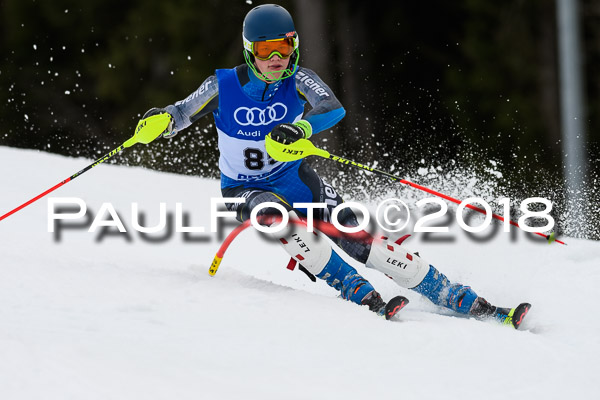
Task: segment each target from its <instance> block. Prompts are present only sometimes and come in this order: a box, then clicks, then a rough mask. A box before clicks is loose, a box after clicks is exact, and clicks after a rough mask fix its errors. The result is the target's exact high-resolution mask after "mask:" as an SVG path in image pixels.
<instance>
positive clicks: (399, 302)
mask: <svg viewBox="0 0 600 400" xmlns="http://www.w3.org/2000/svg"><path fill="white" fill-rule="evenodd" d="M407 304H408V299H407V298H406V297H404V296H396V297H394V298H392V299H391V300H390V301H388V302H387V304H386V305H385V313H384V316H385V319H387V320H390V319H392V318H394V316H395V315H396V314H398V312H399V311H400V310H402V309H403V308H404V306H406V305H407Z"/></svg>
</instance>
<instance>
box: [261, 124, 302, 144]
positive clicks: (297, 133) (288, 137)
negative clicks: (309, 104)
mask: <svg viewBox="0 0 600 400" xmlns="http://www.w3.org/2000/svg"><path fill="white" fill-rule="evenodd" d="M311 136H312V126H311V125H310V122H308V121H306V120H304V119H301V120H300V121H298V122H296V123H295V124H279V125H276V126H275V128H273V130H272V131H271V138H272V139H273V140H275V141H276V142H279V143H282V144H291V143H294V142H295V141H297V140H298V139H308V138H309V137H311Z"/></svg>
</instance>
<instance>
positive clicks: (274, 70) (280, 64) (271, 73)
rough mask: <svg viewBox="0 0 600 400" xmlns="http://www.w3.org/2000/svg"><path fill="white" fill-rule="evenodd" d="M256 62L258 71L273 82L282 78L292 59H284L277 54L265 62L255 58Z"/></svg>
mask: <svg viewBox="0 0 600 400" xmlns="http://www.w3.org/2000/svg"><path fill="white" fill-rule="evenodd" d="M254 60H255V61H254V62H255V64H256V67H257V68H258V70H259V71H260V72H262V73H263V74H265V75H266V76H268V77H270V78H271V79H273V80H277V79H279V78H281V75H282V74H283V71H284V70H285V69H286V68H287V67H288V64H289V63H290V57H286V58H285V59H282V58H281V57H279V56H278V55H277V54H274V55H273V57H271V58H269V59H268V60H265V61H263V60H259V59H258V58H255V59H254Z"/></svg>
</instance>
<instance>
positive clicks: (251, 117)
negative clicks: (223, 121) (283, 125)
mask: <svg viewBox="0 0 600 400" xmlns="http://www.w3.org/2000/svg"><path fill="white" fill-rule="evenodd" d="M286 115H287V107H286V105H285V104H283V103H275V104H273V105H271V106H267V108H265V109H261V108H258V107H252V108H248V107H238V108H236V110H235V111H234V113H233V118H234V119H235V122H237V123H238V124H240V125H242V126H248V125H252V126H261V125H269V124H271V123H273V122H277V121H281V120H282V119H284V118H285V116H286Z"/></svg>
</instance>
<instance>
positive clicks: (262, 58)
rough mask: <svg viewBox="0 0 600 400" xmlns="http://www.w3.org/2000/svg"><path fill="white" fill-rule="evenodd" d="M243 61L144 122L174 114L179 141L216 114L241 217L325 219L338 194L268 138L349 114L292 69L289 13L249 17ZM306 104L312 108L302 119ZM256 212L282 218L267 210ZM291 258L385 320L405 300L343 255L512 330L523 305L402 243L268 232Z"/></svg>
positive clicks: (295, 41)
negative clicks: (498, 303)
mask: <svg viewBox="0 0 600 400" xmlns="http://www.w3.org/2000/svg"><path fill="white" fill-rule="evenodd" d="M243 47H244V50H243V55H244V59H245V64H242V65H239V66H237V67H235V68H232V69H219V70H217V71H216V74H215V75H212V76H210V77H208V78H207V79H206V80H205V81H204V82H203V83H202V84H201V85H200V87H199V88H198V89H197V90H196V91H195V92H193V93H192V94H191V95H189V96H188V97H187V98H186V99H184V100H181V101H178V102H176V103H175V104H173V105H169V106H166V107H164V108H153V109H151V110H149V111H148V112H146V114H145V115H144V116H143V118H142V120H143V119H146V118H148V117H152V116H155V115H160V114H168V115H169V116H170V118H171V120H170V123H169V126H168V128H167V129H166V130H165V131H164V132H163V133H162V136H163V137H165V138H170V137H173V136H174V135H176V134H177V133H178V132H180V131H181V130H183V129H185V128H187V127H188V126H190V125H191V124H192V123H193V122H195V121H196V120H198V119H200V118H202V117H204V116H205V115H207V114H209V113H213V115H214V120H215V125H216V129H217V132H218V143H219V151H220V158H219V168H220V171H221V189H222V194H223V196H224V197H231V198H244V199H245V202H244V203H239V204H234V203H229V204H228V205H227V207H228V209H229V210H231V211H235V212H236V215H237V219H238V220H239V221H244V220H247V219H248V218H250V213H251V211H252V210H253V208H254V207H256V206H257V205H259V204H261V203H265V202H272V203H277V204H280V205H281V206H283V207H284V208H285V210H287V212H288V213H289V216H290V218H291V219H296V220H297V219H302V218H303V217H305V215H306V209H302V208H292V204H294V203H311V202H320V203H323V202H325V203H327V204H328V208H327V209H315V210H314V218H315V219H318V220H323V221H328V220H329V216H330V214H331V211H332V209H333V208H334V207H335V206H337V205H338V204H340V203H342V202H343V200H342V198H341V197H340V196H339V195H338V194H337V192H336V191H335V189H334V188H333V187H331V186H330V185H328V184H327V183H326V182H324V181H323V180H322V179H321V178H320V177H319V176H318V175H317V174H316V173H315V171H313V169H312V168H311V167H310V166H309V165H308V163H307V162H306V161H305V160H298V161H293V162H278V161H275V160H273V159H271V158H270V157H269V155H268V154H267V152H266V150H265V137H266V136H267V135H268V134H269V133H270V135H271V138H272V139H274V140H275V141H277V142H280V143H282V144H290V143H293V142H295V141H296V140H298V139H301V138H302V139H308V138H310V137H311V136H312V135H314V134H316V133H318V132H321V131H323V130H326V129H329V128H331V127H332V126H334V125H335V124H336V123H337V122H339V121H340V120H341V119H342V118H343V117H344V115H345V110H344V108H343V107H342V105H341V104H340V102H339V101H338V99H337V98H336V96H335V95H334V93H333V92H332V91H331V89H330V88H329V87H328V86H327V85H326V84H325V83H324V82H323V81H322V80H321V79H320V78H319V76H318V75H317V74H316V73H315V72H313V71H311V70H310V69H307V68H303V67H300V66H298V60H299V37H298V34H297V32H296V29H295V27H294V22H293V20H292V17H291V15H290V14H289V13H288V12H287V11H286V10H285V9H284V8H283V7H281V6H278V5H275V4H265V5H260V6H257V7H255V8H253V9H252V10H250V11H249V12H248V14H247V15H246V17H245V19H244V23H243ZM306 102H308V103H309V104H310V105H311V106H312V109H311V110H310V111H309V112H308V113H306V114H304V105H305V103H306ZM258 215H259V216H261V215H262V216H270V215H281V214H280V212H279V211H278V210H277V209H276V208H274V207H265V208H262V210H261V211H260V212H259V213H258ZM338 220H339V222H340V223H341V224H342V225H345V226H357V225H358V222H357V218H356V216H355V214H354V213H353V212H352V211H351V210H350V209H349V208H346V209H344V211H343V212H341V213H340V214H339V216H338ZM273 235H275V237H276V238H277V239H278V240H279V242H280V243H281V244H282V245H283V247H284V249H285V250H286V251H287V252H288V253H289V255H290V256H291V257H292V260H293V261H297V262H300V263H301V265H302V266H303V267H304V268H305V270H307V271H308V272H310V274H312V275H314V276H316V277H318V278H320V279H324V280H325V281H326V282H327V284H328V285H330V286H332V287H333V288H335V289H337V290H338V291H340V292H341V296H342V297H343V298H344V299H346V300H349V301H351V302H353V303H356V304H359V305H367V306H368V307H369V309H370V310H372V311H374V312H376V313H378V314H380V315H385V316H386V318H388V319H389V318H390V317H391V316H393V315H394V314H395V312H397V311H398V310H399V309H400V308H402V307H403V306H404V305H405V304H406V303H407V300H406V299H405V298H403V297H401V296H399V297H395V298H394V299H392V300H390V301H389V302H388V304H387V307H386V302H384V300H383V299H382V298H381V296H380V295H379V293H378V292H377V291H376V290H375V289H374V288H373V286H372V285H371V284H370V283H369V282H368V281H367V280H366V279H365V278H364V277H362V276H361V275H360V274H359V273H358V272H357V271H356V270H355V269H354V268H353V267H351V266H350V265H349V264H348V263H347V262H345V261H344V260H343V259H342V257H340V254H339V252H340V251H344V252H346V253H347V254H348V255H350V256H351V257H352V258H354V259H356V260H358V261H359V262H361V263H363V264H365V265H366V266H367V267H369V268H374V269H376V270H379V271H381V272H383V273H385V274H386V275H388V276H389V277H391V278H392V279H393V280H394V281H395V282H396V283H397V284H398V285H400V286H402V287H405V288H409V289H412V290H415V291H416V292H418V293H420V294H422V295H423V296H426V297H427V298H428V299H429V300H431V301H432V302H433V303H435V304H437V305H439V306H443V307H447V308H450V309H452V310H454V311H456V312H457V313H459V314H464V315H471V316H475V317H477V318H485V317H494V318H496V319H498V320H500V321H501V322H503V323H506V324H513V326H515V327H518V324H519V323H520V321H521V319H522V318H521V315H524V314H525V313H526V312H527V310H528V308H529V305H527V304H526V303H524V305H522V306H520V307H519V308H517V309H505V308H497V307H494V306H492V305H490V303H488V302H487V301H486V300H485V299H483V298H482V297H479V296H478V295H477V294H476V293H475V292H474V291H473V290H472V289H471V288H470V287H469V286H464V285H462V284H460V283H452V282H451V281H450V280H449V279H448V278H447V277H446V276H445V275H444V274H442V273H440V272H439V271H438V270H437V269H436V268H435V267H433V266H432V265H430V264H429V263H428V262H426V261H425V260H423V259H422V258H421V257H420V256H419V255H418V254H417V253H414V252H412V251H410V250H408V249H406V248H405V247H403V246H402V245H401V243H395V242H392V241H389V240H387V239H385V238H383V239H378V240H372V239H371V240H367V241H366V242H364V241H353V240H350V239H346V238H339V237H332V238H331V239H332V240H333V241H334V242H335V243H336V245H337V247H336V248H332V247H331V246H330V244H329V243H328V241H327V240H322V239H321V240H320V238H319V237H318V236H317V235H315V234H313V233H308V232H307V231H306V229H304V230H303V229H297V230H289V229H288V230H285V231H284V232H283V233H277V234H273Z"/></svg>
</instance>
